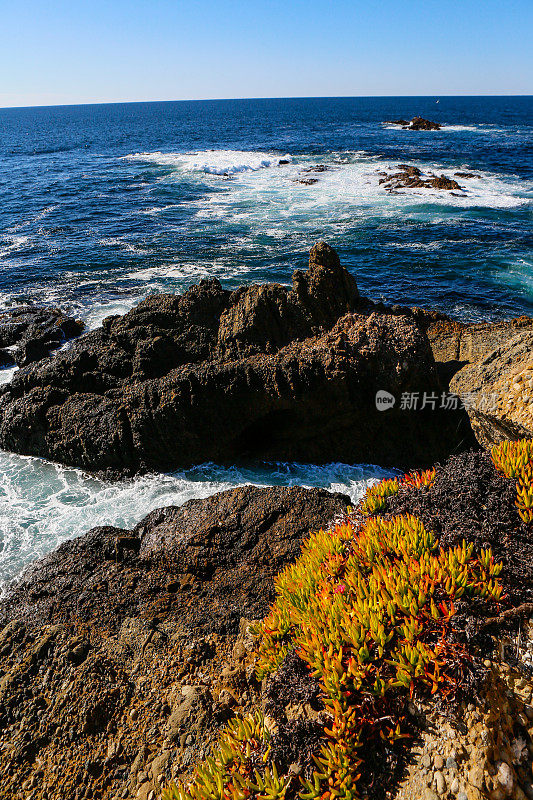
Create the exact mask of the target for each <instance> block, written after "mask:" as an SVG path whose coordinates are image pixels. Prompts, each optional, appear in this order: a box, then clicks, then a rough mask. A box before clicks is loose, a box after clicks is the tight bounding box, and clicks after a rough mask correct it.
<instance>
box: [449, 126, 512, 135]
mask: <svg viewBox="0 0 533 800" xmlns="http://www.w3.org/2000/svg"><path fill="white" fill-rule="evenodd" d="M442 130H443V131H451V132H454V131H458V132H460V131H467V132H469V133H505V132H506V131H505V130H504V129H503V128H492V127H490V126H485V125H443V126H442Z"/></svg>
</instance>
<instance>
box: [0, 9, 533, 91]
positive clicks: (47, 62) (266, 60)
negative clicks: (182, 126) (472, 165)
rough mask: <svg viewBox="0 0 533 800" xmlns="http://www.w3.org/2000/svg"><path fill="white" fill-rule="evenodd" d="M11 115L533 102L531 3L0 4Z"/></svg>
mask: <svg viewBox="0 0 533 800" xmlns="http://www.w3.org/2000/svg"><path fill="white" fill-rule="evenodd" d="M0 25H1V31H2V33H1V39H0V41H1V45H0V106H19V105H48V104H56V103H95V102H109V101H111V102H112V101H129V100H182V99H196V98H198V99H201V98H230V97H291V96H293V97H294V96H296V97H299V96H342V95H348V96H359V95H424V94H429V95H443V94H452V95H454V94H533V55H532V53H533V49H532V44H531V41H532V37H531V32H532V30H533V2H532V0H403V2H402V1H401V0H366V2H361V0H330V1H329V2H327V0H285V1H283V0H270V1H269V2H265V0H195V1H194V2H191V0H186V1H185V2H180V0H173V1H171V0H16V1H15V0H0Z"/></svg>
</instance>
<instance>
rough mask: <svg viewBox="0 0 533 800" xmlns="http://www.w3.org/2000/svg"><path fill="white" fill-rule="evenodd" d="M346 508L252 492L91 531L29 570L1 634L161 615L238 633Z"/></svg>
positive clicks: (314, 492)
mask: <svg viewBox="0 0 533 800" xmlns="http://www.w3.org/2000/svg"><path fill="white" fill-rule="evenodd" d="M349 503H350V498H349V497H347V496H346V495H342V494H332V493H331V492H328V491H326V490H325V489H302V488H300V487H293V488H285V487H279V486H277V487H268V488H257V487H254V486H245V487H242V488H238V489H230V490H228V491H226V492H221V493H219V494H215V495H213V496H212V497H209V498H207V499H205V500H189V501H188V502H187V503H185V504H184V505H183V506H179V507H177V506H170V507H168V508H162V509H158V510H157V511H153V512H152V513H151V514H149V515H148V516H147V517H145V518H144V519H143V520H142V521H141V522H140V523H139V524H138V525H137V526H136V527H135V528H134V529H133V530H131V531H125V530H122V529H119V528H110V527H104V528H94V529H93V530H91V531H89V533H87V534H85V535H84V536H81V537H79V538H78V539H73V540H71V541H68V542H65V543H64V544H62V545H61V546H60V547H59V548H58V549H57V550H56V551H54V552H53V553H51V554H50V555H48V556H46V557H45V558H43V559H41V560H40V561H38V562H36V563H35V564H34V565H32V566H31V567H30V568H29V569H28V570H27V571H26V573H25V575H24V576H23V578H22V579H21V580H20V582H19V583H18V584H17V585H16V586H15V588H14V589H13V590H12V592H11V594H10V595H9V598H8V599H7V600H5V601H1V602H0V629H1V627H2V626H3V625H5V624H7V623H8V622H9V620H11V619H14V618H17V619H20V620H23V621H24V624H25V625H26V626H35V625H36V626H42V625H47V624H57V623H61V624H65V623H68V624H72V623H73V622H76V623H81V624H83V623H90V624H91V626H93V627H95V628H99V629H100V630H104V629H105V630H115V631H116V630H117V629H118V628H119V627H120V626H121V624H122V623H123V621H124V620H125V619H126V618H128V617H133V616H139V615H141V616H142V617H143V618H154V617H158V616H161V614H162V613H163V612H164V613H165V614H166V615H168V614H171V615H172V618H173V619H174V621H175V624H176V625H177V626H179V628H180V629H183V630H188V631H193V630H196V631H203V632H204V633H205V632H207V631H218V632H219V633H220V632H223V633H228V632H235V631H236V630H237V629H238V624H239V619H240V617H241V616H248V617H250V618H256V617H261V616H263V615H264V614H265V613H266V611H267V609H268V605H269V603H270V601H271V599H272V585H273V584H272V581H273V578H274V576H275V575H276V574H277V573H278V572H279V570H280V569H282V568H283V566H285V565H286V564H287V563H289V562H290V561H292V560H294V559H295V558H296V556H297V555H298V554H299V552H300V545H301V543H302V539H303V538H305V537H306V536H307V535H308V534H309V532H310V531H312V530H313V529H318V528H320V527H323V526H324V525H327V523H328V522H329V521H331V520H332V519H333V518H334V517H335V516H337V515H339V514H341V513H343V512H345V510H346V507H347V506H348V505H349Z"/></svg>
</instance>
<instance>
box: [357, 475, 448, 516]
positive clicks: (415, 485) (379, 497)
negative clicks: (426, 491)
mask: <svg viewBox="0 0 533 800" xmlns="http://www.w3.org/2000/svg"><path fill="white" fill-rule="evenodd" d="M434 480H435V470H434V469H427V470H425V471H424V472H409V473H407V474H406V475H404V477H403V478H388V479H386V480H384V481H380V482H379V483H375V484H373V485H372V486H369V487H368V489H367V490H366V494H365V496H364V498H363V501H362V503H361V511H362V512H363V514H375V513H376V512H378V511H384V510H385V508H386V506H387V497H392V495H395V494H398V492H399V491H400V489H401V488H402V486H404V487H406V488H407V489H420V487H421V486H431V484H432V483H433V481H434Z"/></svg>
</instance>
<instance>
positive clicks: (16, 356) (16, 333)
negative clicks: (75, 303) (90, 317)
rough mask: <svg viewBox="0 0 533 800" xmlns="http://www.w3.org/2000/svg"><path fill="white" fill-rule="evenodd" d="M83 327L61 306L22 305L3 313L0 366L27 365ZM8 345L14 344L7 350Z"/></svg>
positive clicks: (0, 336) (48, 352) (70, 337)
mask: <svg viewBox="0 0 533 800" xmlns="http://www.w3.org/2000/svg"><path fill="white" fill-rule="evenodd" d="M82 330H83V322H80V320H76V319H74V318H73V317H69V316H67V315H66V314H64V313H63V312H62V311H60V310H59V309H58V308H40V307H38V306H18V307H15V308H13V309H9V310H8V311H3V312H2V313H0V367H2V366H11V365H12V364H15V363H16V364H18V366H19V367H23V366H25V365H26V364H31V363H33V362H34V361H39V360H40V359H41V358H45V356H47V355H49V354H50V352H51V351H52V350H55V349H56V348H57V347H60V346H61V345H62V344H64V343H65V342H66V341H67V340H68V339H72V338H73V337H75V336H79V334H80V333H81V332H82ZM5 348H10V350H9V351H6V349H5Z"/></svg>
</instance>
